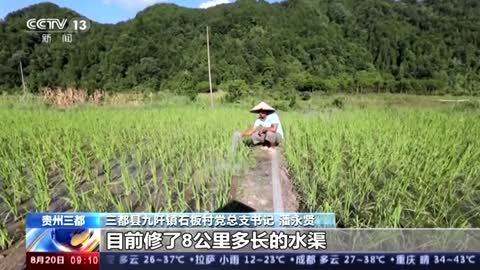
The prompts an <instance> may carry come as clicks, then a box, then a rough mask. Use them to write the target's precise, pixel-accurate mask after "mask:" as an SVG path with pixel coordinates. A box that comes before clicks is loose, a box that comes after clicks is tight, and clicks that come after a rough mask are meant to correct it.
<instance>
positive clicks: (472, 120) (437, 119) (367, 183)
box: [284, 109, 480, 227]
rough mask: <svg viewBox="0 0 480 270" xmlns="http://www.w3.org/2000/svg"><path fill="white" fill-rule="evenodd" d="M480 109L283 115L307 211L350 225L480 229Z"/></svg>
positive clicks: (292, 163) (288, 149) (294, 171)
mask: <svg viewBox="0 0 480 270" xmlns="http://www.w3.org/2000/svg"><path fill="white" fill-rule="evenodd" d="M479 116H480V115H479V113H478V112H476V113H472V112H469V113H466V112H458V111H454V110H445V109H366V110H361V109H354V110H351V111H342V112H339V113H333V114H330V115H328V114H321V115H317V116H311V117H305V116H302V115H298V114H289V115H287V116H286V117H284V122H285V123H286V125H287V126H291V127H292V128H290V129H289V130H288V131H287V134H288V137H287V138H286V143H285V156H286V158H287V160H288V165H289V169H290V172H291V174H292V175H293V176H294V183H295V185H296V186H297V190H299V191H300V193H301V195H302V196H301V197H302V199H303V201H302V204H303V208H304V209H305V210H307V211H318V210H321V211H334V212H335V213H336V214H337V219H338V221H339V225H340V226H345V227H479V226H480V138H479V136H478V134H480V122H479V121H478V120H479Z"/></svg>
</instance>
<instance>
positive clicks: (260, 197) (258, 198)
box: [231, 147, 299, 212]
mask: <svg viewBox="0 0 480 270" xmlns="http://www.w3.org/2000/svg"><path fill="white" fill-rule="evenodd" d="M270 151H271V150H266V149H263V148H261V147H253V148H252V154H253V155H254V157H255V165H254V166H252V167H251V168H250V170H248V171H247V172H246V173H245V174H244V175H243V176H239V177H235V178H234V179H233V181H232V192H231V193H232V198H233V199H234V200H235V201H238V202H241V203H243V204H245V205H247V206H249V207H251V208H253V209H255V210H256V212H273V190H272V153H271V152H270ZM274 151H278V154H280V153H281V149H280V148H277V149H275V150H274ZM279 156H280V160H281V161H280V164H283V162H282V159H281V155H279ZM280 185H281V190H282V194H281V198H282V201H283V206H284V209H283V210H284V211H285V212H296V211H297V210H298V207H299V204H298V200H297V197H298V196H297V195H296V193H295V192H294V189H293V185H292V183H291V182H290V179H289V177H288V174H287V172H286V170H285V169H284V166H280Z"/></svg>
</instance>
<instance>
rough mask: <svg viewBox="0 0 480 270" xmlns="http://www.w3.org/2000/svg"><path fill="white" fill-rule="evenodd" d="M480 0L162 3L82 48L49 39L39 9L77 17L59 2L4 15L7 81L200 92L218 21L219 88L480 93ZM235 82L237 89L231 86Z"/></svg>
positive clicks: (3, 75) (102, 28) (1, 84)
mask: <svg viewBox="0 0 480 270" xmlns="http://www.w3.org/2000/svg"><path fill="white" fill-rule="evenodd" d="M475 14H480V3H479V2H478V1H476V0H454V1H452V0H425V1H418V2H417V1H415V0H403V1H393V0H366V1H355V0H338V1H333V0H329V1H327V0H325V1H313V0H312V1H309V0H289V1H285V2H282V3H277V4H269V3H267V2H265V1H255V0H240V1H237V2H236V3H234V4H228V5H220V6H216V7H213V8H210V9H207V10H199V9H188V8H182V7H179V6H176V5H172V4H157V5H154V6H152V7H149V8H147V9H145V10H144V11H142V12H140V13H138V14H137V16H136V17H135V18H134V19H132V20H129V21H127V22H122V23H119V24H116V25H102V24H98V23H93V25H92V28H91V29H90V31H89V32H88V33H86V34H81V35H78V36H74V39H75V40H74V43H73V44H62V43H61V42H60V41H59V40H58V41H55V42H53V44H41V42H40V41H41V38H40V34H31V33H26V32H24V31H23V30H24V29H25V22H26V20H27V19H28V18H31V17H40V16H46V15H49V16H56V17H62V16H65V17H75V16H78V14H76V13H75V12H74V11H71V10H68V9H62V8H59V7H58V6H56V5H54V4H50V3H43V4H38V5H33V6H30V7H28V8H26V9H22V10H19V11H16V12H14V13H11V14H9V15H8V16H7V17H6V18H5V20H4V21H3V22H0V63H2V65H1V66H0V89H4V90H5V91H20V90H19V89H20V88H19V86H20V85H21V78H20V74H19V71H18V64H19V61H22V64H23V66H24V72H25V75H26V81H27V84H28V87H29V89H30V90H31V91H34V92H35V91H38V89H40V88H41V87H44V86H49V87H77V88H85V89H98V88H101V89H105V90H108V91H127V90H131V89H136V90H142V91H161V90H170V91H174V92H178V93H181V94H195V93H196V92H198V91H203V90H204V89H206V82H207V81H208V73H207V64H206V62H207V59H206V40H205V28H206V26H207V25H209V26H210V28H211V32H212V34H211V52H212V73H213V81H214V83H215V84H216V85H222V86H227V87H225V88H226V89H229V91H237V92H239V95H241V94H242V93H244V92H246V89H247V87H250V89H253V91H274V92H275V93H281V94H285V93H291V92H295V91H324V92H394V93H396V92H402V93H405V92H408V93H419V94H430V93H433V92H435V93H445V92H449V93H452V94H467V95H468V94H479V93H480V62H479V61H478V59H479V57H480V44H479V43H480V20H479V18H478V16H476V15H475ZM228 86H229V87H228Z"/></svg>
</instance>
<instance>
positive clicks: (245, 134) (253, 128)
mask: <svg viewBox="0 0 480 270" xmlns="http://www.w3.org/2000/svg"><path fill="white" fill-rule="evenodd" d="M261 128H262V127H258V128H257V127H252V128H249V129H247V130H245V131H244V132H242V134H240V136H241V137H242V138H244V137H248V136H252V134H253V133H255V131H257V130H259V129H261Z"/></svg>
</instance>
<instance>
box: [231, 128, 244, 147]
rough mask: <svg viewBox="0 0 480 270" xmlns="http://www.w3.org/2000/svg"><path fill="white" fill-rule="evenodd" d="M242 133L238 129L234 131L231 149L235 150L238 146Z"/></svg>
mask: <svg viewBox="0 0 480 270" xmlns="http://www.w3.org/2000/svg"><path fill="white" fill-rule="evenodd" d="M241 138H242V135H241V134H240V132H239V131H235V132H234V133H233V136H232V151H233V152H235V151H236V150H237V148H238V143H239V142H240V140H241Z"/></svg>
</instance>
